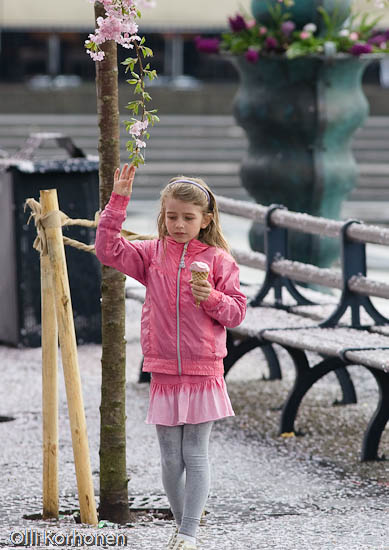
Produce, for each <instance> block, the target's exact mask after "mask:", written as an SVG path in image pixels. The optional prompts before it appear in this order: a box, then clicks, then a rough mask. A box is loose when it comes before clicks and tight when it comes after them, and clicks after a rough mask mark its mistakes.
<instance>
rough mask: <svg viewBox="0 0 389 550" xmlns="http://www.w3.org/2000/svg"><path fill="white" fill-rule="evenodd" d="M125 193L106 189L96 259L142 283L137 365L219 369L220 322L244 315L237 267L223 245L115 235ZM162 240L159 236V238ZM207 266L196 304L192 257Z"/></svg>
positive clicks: (204, 371)
mask: <svg viewBox="0 0 389 550" xmlns="http://www.w3.org/2000/svg"><path fill="white" fill-rule="evenodd" d="M128 200H129V199H128V198H127V197H122V196H120V195H117V194H116V193H112V196H111V199H110V201H109V203H108V204H107V206H106V208H105V210H104V211H103V212H102V214H101V216H100V221H99V225H98V228H97V234H96V255H97V257H98V258H99V260H100V261H101V262H102V263H103V264H105V265H108V266H111V267H114V268H115V269H117V270H118V271H121V272H122V273H125V274H126V275H129V276H130V277H133V278H134V279H136V280H137V281H139V282H140V283H142V284H143V285H145V286H146V298H145V303H144V305H143V311H142V320H141V344H142V350H143V355H144V364H143V370H144V371H147V372H161V373H165V374H198V375H219V374H223V370H224V369H223V357H225V356H226V354H227V350H226V331H225V327H235V326H237V325H239V324H240V323H241V322H242V320H243V319H244V316H245V313H246V297H245V295H244V294H243V293H242V292H241V291H240V285H239V268H238V266H237V264H236V262H235V261H234V259H233V258H232V257H231V256H230V255H229V254H227V253H226V252H225V251H224V250H223V249H221V248H217V247H213V246H209V245H207V244H204V243H201V242H200V241H198V240H197V239H192V240H191V241H189V243H186V244H183V243H177V242H176V241H175V240H174V239H172V238H171V237H166V239H164V240H160V239H153V240H149V241H133V242H128V241H127V240H126V239H124V238H123V237H121V236H120V229H121V226H122V223H123V221H124V219H125V216H126V206H127V204H128ZM164 241H165V242H164ZM195 260H196V261H203V262H206V263H207V264H208V265H209V266H210V274H209V278H208V280H209V282H210V283H211V285H212V286H213V289H212V291H211V294H210V295H209V297H208V299H207V300H205V301H203V302H201V304H200V307H196V305H195V300H194V297H193V294H192V291H191V286H190V284H189V280H190V278H191V273H190V269H189V266H190V264H191V263H192V262H193V261H195Z"/></svg>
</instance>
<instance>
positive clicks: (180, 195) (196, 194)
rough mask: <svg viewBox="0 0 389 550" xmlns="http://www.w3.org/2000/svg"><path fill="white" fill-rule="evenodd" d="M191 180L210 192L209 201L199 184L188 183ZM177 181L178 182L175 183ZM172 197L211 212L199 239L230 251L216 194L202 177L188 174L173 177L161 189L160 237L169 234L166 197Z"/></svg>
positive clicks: (205, 212)
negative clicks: (221, 221) (189, 176)
mask: <svg viewBox="0 0 389 550" xmlns="http://www.w3.org/2000/svg"><path fill="white" fill-rule="evenodd" d="M180 180H189V181H193V182H194V183H196V184H198V185H200V186H201V187H203V188H204V189H206V191H207V192H208V194H209V201H208V197H207V195H206V193H205V192H204V191H202V190H201V188H199V187H198V186H197V185H193V184H191V183H187V181H180ZM175 182H177V183H175ZM170 197H172V198H173V199H178V200H181V201H184V202H190V203H192V204H195V205H197V206H200V207H201V209H202V211H203V214H211V220H210V222H209V224H208V225H207V227H206V228H205V229H201V230H200V233H199V236H198V240H199V241H201V242H203V243H205V244H208V245H210V246H217V247H219V248H223V250H225V251H226V252H228V253H230V247H229V245H228V243H227V241H226V239H225V237H224V235H223V232H222V229H221V226H220V217H219V211H218V208H217V204H216V199H215V196H214V194H213V193H212V191H211V189H210V188H209V187H208V185H207V184H206V183H205V181H203V180H202V179H201V178H188V177H186V176H176V177H174V178H172V179H171V180H170V181H169V183H168V184H167V185H166V187H165V188H164V189H162V191H161V210H160V213H159V216H158V235H159V238H160V239H163V238H164V237H166V236H167V235H168V232H167V227H166V223H165V217H166V207H165V204H166V199H168V198H170Z"/></svg>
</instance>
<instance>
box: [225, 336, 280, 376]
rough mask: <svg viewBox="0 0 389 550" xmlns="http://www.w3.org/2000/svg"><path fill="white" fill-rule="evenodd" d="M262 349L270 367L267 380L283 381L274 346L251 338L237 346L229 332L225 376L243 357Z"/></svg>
mask: <svg viewBox="0 0 389 550" xmlns="http://www.w3.org/2000/svg"><path fill="white" fill-rule="evenodd" d="M258 347H260V348H261V349H262V351H263V354H264V355H265V358H266V361H267V363H268V367H269V377H268V378H266V380H281V378H282V375H281V368H280V364H279V362H278V357H277V355H276V353H275V351H274V349H273V346H272V345H271V344H269V343H267V342H263V341H262V340H260V339H259V338H255V337H251V338H246V339H245V340H242V341H241V342H240V343H239V344H235V342H234V338H233V337H232V335H231V334H230V333H229V332H228V331H227V352H228V353H227V355H226V357H225V358H224V360H223V361H224V376H226V375H227V374H228V372H229V371H230V369H231V368H232V367H233V365H234V364H235V363H236V361H237V360H238V359H240V358H241V357H243V355H244V354H245V353H247V352H248V351H251V350H252V349H255V348H258Z"/></svg>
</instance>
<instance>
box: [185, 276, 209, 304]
mask: <svg viewBox="0 0 389 550" xmlns="http://www.w3.org/2000/svg"><path fill="white" fill-rule="evenodd" d="M189 283H190V285H191V287H192V294H193V296H194V298H195V300H196V301H197V302H204V300H206V299H207V298H208V296H209V295H210V294H211V290H212V285H211V283H210V282H209V281H206V280H205V281H196V282H193V280H192V279H191V280H190V281H189Z"/></svg>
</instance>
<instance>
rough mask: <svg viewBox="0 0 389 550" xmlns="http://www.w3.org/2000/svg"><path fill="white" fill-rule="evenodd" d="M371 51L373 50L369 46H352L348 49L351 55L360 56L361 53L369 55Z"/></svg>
mask: <svg viewBox="0 0 389 550" xmlns="http://www.w3.org/2000/svg"><path fill="white" fill-rule="evenodd" d="M372 51H373V48H372V47H371V46H370V44H354V45H353V46H352V47H351V49H350V53H351V54H352V55H362V54H363V53H371V52H372Z"/></svg>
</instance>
